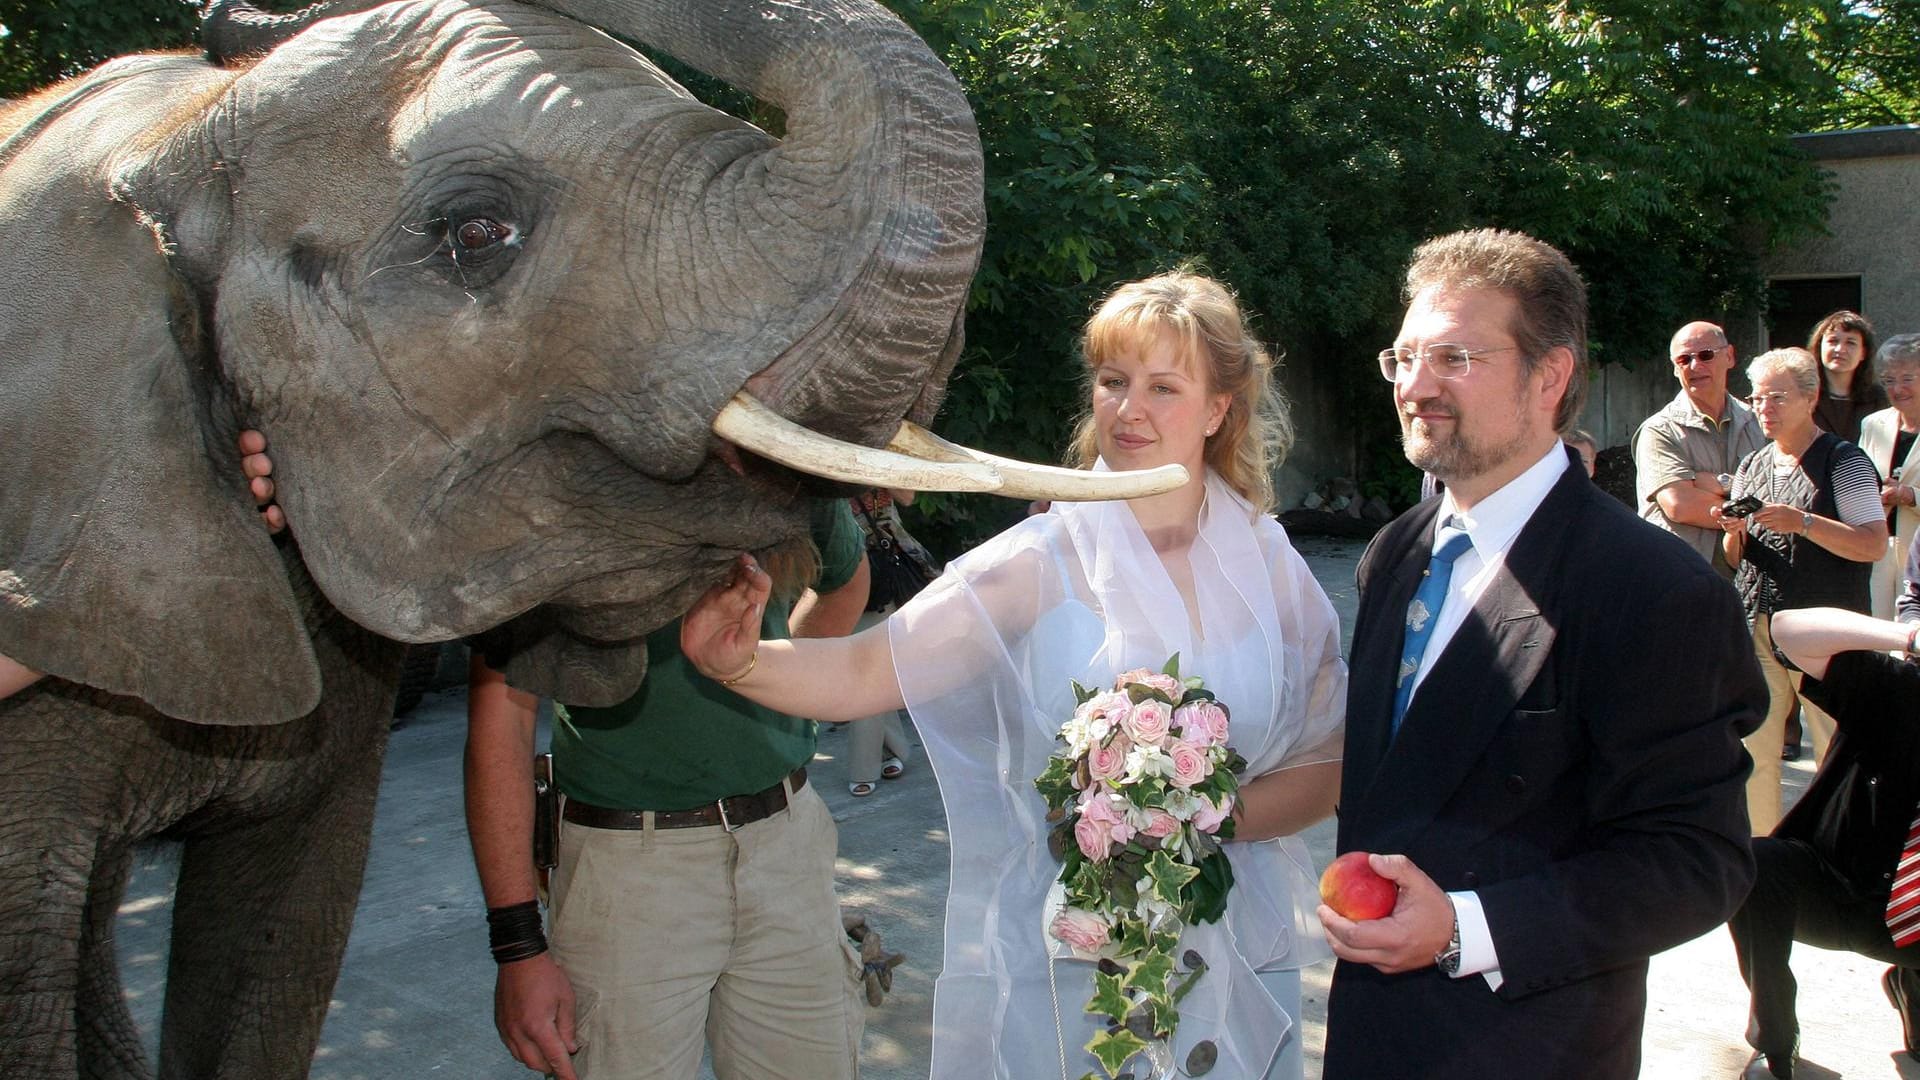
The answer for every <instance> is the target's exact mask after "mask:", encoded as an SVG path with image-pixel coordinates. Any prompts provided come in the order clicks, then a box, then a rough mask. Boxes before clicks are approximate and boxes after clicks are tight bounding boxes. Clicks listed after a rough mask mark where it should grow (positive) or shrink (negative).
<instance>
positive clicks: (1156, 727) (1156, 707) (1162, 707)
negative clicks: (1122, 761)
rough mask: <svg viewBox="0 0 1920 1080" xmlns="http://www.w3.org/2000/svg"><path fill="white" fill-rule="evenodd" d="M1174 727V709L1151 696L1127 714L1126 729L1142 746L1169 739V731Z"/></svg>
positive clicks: (1154, 744) (1156, 744) (1157, 744)
mask: <svg viewBox="0 0 1920 1080" xmlns="http://www.w3.org/2000/svg"><path fill="white" fill-rule="evenodd" d="M1172 727H1173V710H1172V709H1170V708H1168V707H1167V703H1166V702H1164V701H1154V700H1153V699H1151V698H1149V699H1147V700H1146V701H1143V702H1141V703H1140V704H1138V705H1135V706H1134V707H1133V711H1132V712H1130V713H1128V714H1127V719H1126V731H1127V734H1128V735H1129V736H1130V737H1132V739H1133V741H1134V742H1136V743H1139V744H1140V745H1142V746H1159V745H1160V744H1161V743H1163V742H1166V741H1167V732H1168V730H1170V729H1171V728H1172Z"/></svg>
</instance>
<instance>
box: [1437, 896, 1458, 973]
mask: <svg viewBox="0 0 1920 1080" xmlns="http://www.w3.org/2000/svg"><path fill="white" fill-rule="evenodd" d="M1448 906H1452V905H1451V904H1449V905H1448ZM1433 966H1434V967H1437V968H1439V969H1440V971H1441V973H1442V974H1444V975H1446V976H1447V977H1448V978H1453V977H1455V976H1457V975H1459V974H1460V912H1459V911H1458V910H1456V911H1455V912H1454V913H1453V937H1451V938H1449V939H1447V947H1446V948H1444V949H1441V950H1440V951H1439V952H1437V953H1434V954H1433Z"/></svg>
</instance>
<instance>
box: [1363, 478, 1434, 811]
mask: <svg viewBox="0 0 1920 1080" xmlns="http://www.w3.org/2000/svg"><path fill="white" fill-rule="evenodd" d="M1439 508H1440V500H1438V499H1429V500H1427V501H1426V502H1424V503H1421V504H1420V505H1418V506H1415V507H1414V508H1413V509H1411V510H1408V511H1407V512H1406V513H1405V514H1404V515H1402V516H1401V518H1400V519H1399V520H1398V521H1395V522H1394V523H1393V524H1392V525H1391V526H1389V527H1388V531H1385V532H1382V533H1381V536H1380V544H1381V549H1380V551H1379V552H1377V557H1378V558H1379V560H1380V567H1379V569H1377V570H1375V571H1374V572H1373V573H1372V574H1371V575H1370V576H1369V578H1368V579H1367V580H1365V581H1363V582H1361V586H1362V588H1361V594H1360V610H1359V612H1357V613H1356V622H1355V624H1354V637H1353V649H1352V652H1351V654H1350V656H1349V657H1348V665H1347V666H1348V670H1349V671H1353V672H1362V673H1365V674H1363V675H1361V676H1360V677H1358V678H1350V679H1349V680H1348V682H1347V745H1346V751H1345V754H1346V759H1347V765H1346V768H1345V769H1344V775H1345V781H1344V784H1345V786H1346V788H1347V790H1348V791H1349V792H1351V793H1352V794H1353V795H1354V796H1359V795H1361V793H1363V792H1365V791H1366V789H1367V788H1368V787H1369V786H1370V784H1371V780H1372V778H1373V776H1374V774H1375V772H1376V771H1377V770H1378V769H1379V767H1380V761H1381V759H1382V758H1383V757H1384V756H1385V755H1386V752H1387V745H1388V743H1389V741H1390V740H1391V737H1392V736H1391V732H1390V728H1391V725H1392V723H1393V676H1392V672H1394V671H1395V670H1397V669H1398V668H1399V666H1400V651H1401V649H1402V647H1403V643H1404V641H1405V637H1406V611H1407V605H1408V604H1410V603H1412V602H1413V594H1414V591H1415V590H1416V589H1418V588H1419V587H1420V575H1421V571H1423V570H1425V569H1426V567H1427V562H1428V560H1429V559H1430V558H1431V557H1432V536H1433V519H1434V517H1435V515H1437V514H1438V513H1439ZM1351 801H1352V802H1353V803H1354V804H1355V805H1358V804H1359V802H1360V801H1361V800H1360V799H1359V798H1353V799H1352V800H1351Z"/></svg>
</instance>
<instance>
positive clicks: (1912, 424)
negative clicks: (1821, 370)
mask: <svg viewBox="0 0 1920 1080" xmlns="http://www.w3.org/2000/svg"><path fill="white" fill-rule="evenodd" d="M1874 366H1875V367H1876V368H1878V369H1879V372H1880V386H1881V388H1882V389H1884V390H1885V391H1886V392H1887V398H1888V400H1890V401H1891V402H1892V403H1893V407H1892V408H1887V409H1881V410H1880V411H1879V412H1877V413H1874V414H1872V415H1871V416H1868V417H1867V418H1866V419H1865V420H1862V421H1861V422H1860V449H1861V450H1863V451H1865V452H1866V455H1867V457H1868V458H1870V459H1871V460H1872V461H1873V467H1874V468H1875V469H1877V470H1879V472H1880V479H1881V481H1882V486H1881V488H1880V502H1881V504H1882V505H1884V506H1885V507H1886V508H1887V528H1888V529H1890V530H1892V532H1893V540H1892V542H1891V543H1889V544H1888V545H1887V550H1886V553H1885V554H1884V555H1882V556H1880V560H1879V561H1878V562H1876V563H1874V564H1873V617H1874V618H1876V619H1891V618H1893V604H1894V598H1895V596H1896V595H1897V594H1898V593H1899V591H1900V575H1901V568H1902V567H1903V566H1904V565H1905V563H1906V558H1907V548H1908V546H1909V545H1910V544H1912V543H1913V534H1914V532H1915V528H1914V527H1915V526H1916V525H1920V506H1916V503H1920V438H1916V437H1915V436H1917V435H1920V334H1901V335H1899V336H1898V337H1890V338H1888V339H1887V340H1886V343H1885V344H1883V345H1881V346H1880V353H1879V355H1878V356H1876V357H1875V358H1874Z"/></svg>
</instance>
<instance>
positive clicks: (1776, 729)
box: [1744, 615, 1833, 836]
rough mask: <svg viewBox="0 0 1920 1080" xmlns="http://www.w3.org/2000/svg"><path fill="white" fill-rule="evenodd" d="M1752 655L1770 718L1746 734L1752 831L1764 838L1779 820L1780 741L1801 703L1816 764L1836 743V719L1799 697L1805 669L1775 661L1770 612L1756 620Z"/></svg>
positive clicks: (1749, 818) (1825, 756) (1823, 759)
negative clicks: (1764, 682)
mask: <svg viewBox="0 0 1920 1080" xmlns="http://www.w3.org/2000/svg"><path fill="white" fill-rule="evenodd" d="M1753 653H1754V656H1755V657H1756V658H1758V659H1759V661H1760V672H1761V674H1763V675H1765V676H1766V677H1767V699H1768V701H1767V718H1766V720H1765V721H1764V722H1762V723H1761V725H1760V730H1758V731H1756V732H1754V733H1753V734H1751V735H1749V736H1747V737H1746V739H1745V740H1744V741H1745V743H1746V747H1747V756H1749V757H1751V758H1753V773H1752V775H1750V776H1748V777H1747V820H1748V823H1749V824H1750V825H1751V826H1752V828H1753V835H1755V836H1765V835H1767V834H1768V833H1770V832H1772V831H1773V827H1774V826H1775V825H1778V824H1780V814H1781V809H1780V743H1781V740H1782V739H1783V738H1784V737H1785V736H1786V731H1787V716H1788V714H1790V713H1792V712H1793V710H1794V707H1795V706H1796V705H1798V706H1799V707H1800V709H1801V713H1800V716H1801V720H1802V725H1803V726H1804V727H1805V728H1806V732H1807V734H1808V736H1810V737H1811V738H1812V739H1813V760H1814V764H1815V765H1816V766H1817V765H1818V764H1819V763H1820V762H1823V761H1825V760H1826V759H1827V746H1828V745H1829V744H1830V743H1832V742H1833V717H1831V716H1828V715H1827V714H1826V713H1825V712H1824V711H1822V710H1821V708H1820V707H1819V706H1818V705H1815V704H1814V703H1813V702H1811V701H1807V700H1806V699H1805V698H1803V697H1801V696H1800V673H1799V672H1797V671H1791V670H1788V668H1787V667H1786V666H1785V665H1784V664H1782V663H1780V661H1778V660H1776V659H1774V656H1773V626H1772V622H1771V619H1770V617H1769V616H1766V615H1761V616H1759V617H1758V618H1757V619H1756V620H1755V621H1754V624H1753Z"/></svg>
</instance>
